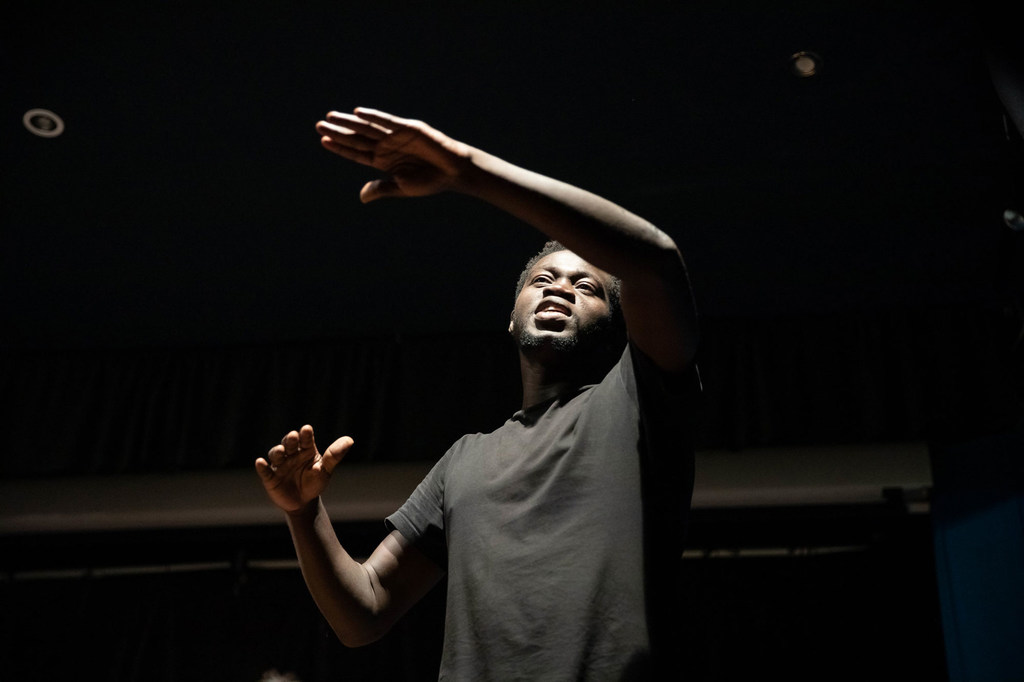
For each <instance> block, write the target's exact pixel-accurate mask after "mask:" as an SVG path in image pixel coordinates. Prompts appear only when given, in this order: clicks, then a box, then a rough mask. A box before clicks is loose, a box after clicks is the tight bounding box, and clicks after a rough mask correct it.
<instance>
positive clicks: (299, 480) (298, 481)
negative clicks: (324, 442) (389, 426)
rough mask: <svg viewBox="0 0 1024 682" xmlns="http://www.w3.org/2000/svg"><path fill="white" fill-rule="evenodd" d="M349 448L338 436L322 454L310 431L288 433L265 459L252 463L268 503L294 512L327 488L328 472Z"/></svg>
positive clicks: (346, 440) (306, 428)
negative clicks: (254, 464) (264, 489)
mask: <svg viewBox="0 0 1024 682" xmlns="http://www.w3.org/2000/svg"><path fill="white" fill-rule="evenodd" d="M350 447H352V439H351V438H349V437H348V436H342V437H341V438H339V439H338V440H336V441H334V442H333V443H331V445H330V447H328V448H327V449H326V450H324V452H323V454H320V452H319V451H318V450H317V449H316V442H315V440H314V439H313V427H312V426H309V425H308V424H307V425H306V426H303V427H302V428H301V429H299V431H297V432H296V431H291V432H289V433H288V435H286V436H285V437H284V438H282V439H281V444H280V445H275V446H274V447H273V448H271V449H270V452H268V453H267V456H266V457H265V458H264V457H260V458H259V459H257V460H256V472H257V473H258V474H259V475H260V480H262V481H263V487H264V488H266V490H267V494H268V495H269V496H270V499H271V501H272V502H273V503H274V504H276V505H277V506H278V507H280V508H281V509H283V510H284V511H286V512H295V511H298V510H300V509H302V508H303V507H305V506H306V505H307V504H309V502H310V501H312V500H314V499H316V498H317V496H319V495H320V493H322V492H323V491H324V489H325V488H326V487H327V482H328V481H329V480H330V478H331V472H332V471H334V467H336V466H337V465H338V462H340V461H341V460H342V458H344V456H345V453H346V452H347V451H348V449H349V448H350Z"/></svg>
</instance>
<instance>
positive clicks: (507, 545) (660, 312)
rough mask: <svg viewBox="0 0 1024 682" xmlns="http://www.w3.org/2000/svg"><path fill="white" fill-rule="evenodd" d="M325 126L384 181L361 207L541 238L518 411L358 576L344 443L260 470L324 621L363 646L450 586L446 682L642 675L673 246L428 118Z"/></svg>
mask: <svg viewBox="0 0 1024 682" xmlns="http://www.w3.org/2000/svg"><path fill="white" fill-rule="evenodd" d="M317 130H318V132H319V133H320V134H321V136H322V137H321V143H322V144H323V146H324V147H325V148H326V149H328V150H329V151H331V152H333V153H335V154H337V155H339V156H341V157H343V158H345V159H349V160H351V161H354V162H356V163H360V164H363V165H366V166H370V167H372V168H375V169H377V170H380V171H383V172H384V174H385V176H386V177H385V178H383V179H379V180H374V181H371V182H369V183H367V184H366V185H365V186H364V187H363V189H362V192H361V194H360V196H361V199H362V200H363V201H364V202H369V201H374V200H376V199H379V198H385V197H415V196H425V195H430V194H434V193H437V192H442V191H452V192H459V193H463V194H466V195H469V196H473V197H476V198H478V199H481V200H483V201H487V202H489V203H491V204H493V205H494V206H497V207H498V208H500V209H503V210H505V211H507V212H509V213H510V214H512V215H514V216H517V217H519V218H521V219H522V220H523V221H525V222H526V223H528V224H530V225H532V226H534V227H535V228H537V229H538V230H540V231H541V232H542V233H543V234H545V235H546V236H547V237H548V238H549V239H550V240H553V241H552V243H549V245H548V246H547V247H546V250H545V251H544V252H542V254H540V255H539V256H538V257H537V258H536V259H535V260H534V261H532V262H531V263H530V264H529V265H528V267H527V269H526V271H525V272H524V273H523V276H522V277H521V278H520V283H519V288H518V291H517V295H516V300H515V305H514V308H513V311H512V316H511V321H510V324H509V332H510V333H511V334H512V336H513V338H514V339H515V341H516V343H517V345H518V348H519V357H520V369H521V373H522V384H523V402H522V407H523V409H522V410H520V411H519V412H517V413H516V414H515V415H514V416H513V417H512V418H511V419H510V420H509V421H508V422H506V423H505V425H504V426H502V427H501V428H499V429H498V430H497V431H494V432H492V433H490V434H473V435H469V436H465V437H463V438H462V439H460V440H459V441H458V442H457V443H456V444H455V445H454V446H452V448H451V449H450V450H449V451H448V453H446V454H445V455H444V457H442V458H441V460H440V461H439V462H438V463H437V464H436V465H435V467H434V468H433V470H432V471H431V473H430V474H429V475H428V476H427V478H426V479H424V481H423V482H422V483H421V484H420V486H419V487H418V488H417V489H416V491H415V492H414V493H413V494H412V496H411V497H410V498H409V500H408V501H407V502H406V503H405V505H403V506H402V508H401V509H400V510H398V511H397V512H396V513H395V514H393V515H392V516H390V517H389V518H388V519H387V524H388V527H389V528H390V529H391V532H390V534H389V535H387V536H386V537H385V538H384V540H383V542H382V543H381V544H380V545H379V546H378V547H377V549H376V550H375V551H374V552H373V553H372V554H371V556H370V557H369V559H367V560H366V561H365V562H363V563H359V562H356V561H355V560H353V559H352V558H351V557H350V556H349V555H348V554H347V553H346V552H345V550H344V549H343V547H342V545H341V544H340V543H339V541H338V539H337V537H336V536H335V534H334V531H333V529H332V527H331V523H330V520H329V519H328V517H327V515H326V513H325V511H324V508H323V505H322V503H321V502H320V500H319V494H320V493H321V492H322V491H323V490H324V488H325V486H326V485H327V481H328V479H329V477H330V475H331V473H332V472H333V470H334V468H335V467H336V466H337V464H338V462H340V461H341V459H342V458H343V457H344V455H345V452H346V451H347V450H348V448H349V447H350V446H351V445H352V440H351V439H350V438H348V437H343V438H340V439H338V440H336V441H334V442H333V443H332V444H331V445H330V446H329V447H328V448H327V449H326V450H324V451H323V452H322V453H321V452H320V451H319V450H318V449H317V447H316V444H315V442H314V437H313V429H312V428H311V427H310V426H308V425H307V426H303V427H302V429H300V430H299V431H297V432H296V431H292V432H291V433H289V434H287V435H286V436H285V437H284V439H282V441H281V444H280V445H277V446H275V447H274V448H273V449H271V450H270V452H269V453H268V454H267V456H266V458H260V459H258V460H257V461H256V469H257V471H258V472H259V474H260V477H261V479H262V481H263V484H264V486H265V488H266V490H267V492H268V494H269V495H270V498H271V500H273V502H274V503H275V504H277V505H278V506H279V507H281V508H282V509H283V510H284V511H285V512H286V513H287V519H288V525H289V528H290V530H291V533H292V537H293V540H294V543H295V547H296V552H297V554H298V558H299V563H300V566H301V568H302V572H303V576H304V578H305V580H306V583H307V585H308V587H309V590H310V592H311V594H312V595H313V597H314V599H315V600H316V603H317V605H318V606H319V607H320V610H321V611H322V613H323V614H324V616H325V618H326V619H327V621H328V622H329V623H330V625H331V627H332V628H333V629H334V631H335V633H336V634H337V635H338V637H339V639H340V640H341V641H342V642H343V643H345V644H346V645H349V646H357V645H361V644H365V643H368V642H372V641H374V640H376V639H377V638H379V637H380V636H382V635H383V634H384V633H385V632H387V631H388V629H389V628H390V627H391V626H392V624H393V623H395V622H396V620H397V619H398V618H399V617H401V615H402V614H403V613H405V612H406V611H407V610H408V609H409V608H410V607H411V606H412V605H413V604H414V603H416V601H417V600H419V599H420V598H421V597H422V596H423V595H424V594H426V593H427V592H428V591H429V590H430V589H431V588H432V587H433V586H434V585H435V584H436V583H437V582H438V581H439V580H441V578H442V577H445V576H446V577H447V584H448V604H447V611H446V624H445V643H444V652H443V655H442V665H441V673H440V677H441V678H442V679H458V680H487V679H493V680H512V679H523V680H538V679H554V680H561V679H587V680H619V679H638V678H641V677H648V676H650V675H652V674H653V670H654V665H662V664H666V663H669V662H670V660H671V659H672V658H675V654H677V651H672V650H669V651H666V649H667V648H669V647H677V646H678V644H677V643H676V642H675V641H673V638H672V633H671V624H672V622H673V620H674V619H673V615H674V614H673V609H674V608H675V605H676V602H675V600H674V595H673V594H672V591H673V587H674V582H675V581H674V578H675V577H676V576H677V574H678V565H679V559H680V553H681V550H682V525H683V517H684V515H685V511H686V509H687V508H688V506H689V499H690V491H691V489H692V480H693V479H692V446H691V445H690V443H689V438H690V436H691V433H690V431H691V429H690V428H689V427H688V424H689V420H690V419H691V418H692V409H691V405H690V402H691V400H692V397H693V394H694V392H695V388H696V383H697V382H696V371H695V368H694V367H693V364H692V361H693V356H694V352H695V349H696V339H697V331H696V314H695V311H694V307H693V302H692V297H691V294H690V289H689V284H688V279H687V275H686V270H685V267H684V265H683V260H682V258H681V256H680V254H679V251H678V249H677V248H676V245H675V243H674V242H673V240H672V239H671V238H669V237H668V236H667V235H666V234H665V233H663V232H661V231H660V230H658V229H657V228H655V227H654V226H653V225H651V224H650V223H648V222H646V221H644V220H643V219H641V218H639V217H637V216H635V215H633V214H631V213H629V212H628V211H626V210H624V209H622V208H621V207H619V206H617V205H615V204H613V203H611V202H610V201H607V200H605V199H602V198H600V197H597V196H595V195H593V194H591V193H589V192H586V191H584V190H581V189H579V188H576V187H573V186H570V185H567V184H565V183H562V182H558V181H556V180H552V179H551V178H547V177H544V176H542V175H538V174H536V173H533V172H530V171H527V170H524V169H522V168H519V167H516V166H514V165H512V164H510V163H507V162H505V161H503V160H501V159H498V158H496V157H494V156H492V155H490V154H487V153H485V152H483V151H481V150H479V149H475V148H473V147H470V146H469V145H466V144H464V143H461V142H458V141H456V140H453V139H451V138H450V137H447V136H446V135H444V134H442V133H441V132H439V131H437V130H435V129H433V128H431V127H430V126H428V125H426V124H424V123H422V122H419V121H413V120H408V119H402V118H398V117H395V116H392V115H389V114H385V113H383V112H379V111H374V110H370V109H362V108H359V109H356V110H355V111H354V113H352V114H345V113H340V112H331V113H329V114H328V115H327V117H326V119H325V120H323V121H320V122H319V123H318V124H317ZM563 245H564V246H563ZM617 321H624V323H625V328H626V331H627V334H628V339H629V341H628V345H627V344H625V343H623V340H624V339H623V337H622V336H621V334H617V333H616V328H617V327H619V328H621V326H620V325H617V324H616V322H617ZM614 340H617V344H612V343H610V342H612V341H614ZM623 346H625V350H623ZM610 347H611V348H613V349H614V353H613V355H610V354H609V348H610ZM616 360H617V362H616ZM665 654H671V656H670V657H666V656H665ZM652 656H655V657H656V656H661V660H660V661H658V662H656V663H652V660H655V659H653V658H652Z"/></svg>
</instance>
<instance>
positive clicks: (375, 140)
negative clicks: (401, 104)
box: [316, 107, 472, 203]
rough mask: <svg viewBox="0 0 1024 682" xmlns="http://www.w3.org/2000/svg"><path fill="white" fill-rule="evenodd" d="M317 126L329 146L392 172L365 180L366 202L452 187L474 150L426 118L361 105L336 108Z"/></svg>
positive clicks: (327, 147) (354, 159) (367, 163)
mask: <svg viewBox="0 0 1024 682" xmlns="http://www.w3.org/2000/svg"><path fill="white" fill-rule="evenodd" d="M316 129H317V132H319V133H320V135H321V136H322V137H321V138H320V143H321V144H322V145H323V146H324V147H325V148H326V149H328V150H329V151H332V152H334V153H335V154H337V155H338V156H341V157H343V158H346V159H349V160H350V161H355V162H356V163H361V164H363V165H364V166H370V167H372V168H376V169H377V170H380V171H383V172H384V173H386V174H387V175H388V177H387V178H385V179H381V180H372V181H370V182H368V183H366V184H365V185H364V186H363V189H362V191H361V192H360V193H359V198H360V199H361V200H362V201H363V202H364V203H365V202H370V201H373V200H375V199H380V198H383V197H414V196H426V195H429V194H436V193H438V192H442V191H444V190H448V189H454V188H456V187H457V185H458V181H459V177H460V173H461V171H462V170H463V169H464V168H465V167H466V165H467V164H466V162H467V160H468V159H469V155H470V152H471V151H472V148H471V147H469V146H468V145H466V144H463V143H461V142H457V141H456V140H453V139H452V138H450V137H448V136H447V135H445V134H443V133H441V132H440V131H438V130H435V129H434V128H431V127H430V126H428V125H427V124H426V123H423V122H422V121H414V120H411V119H405V118H399V117H397V116H392V115H391V114H386V113H384V112H382V111H376V110H374V109H364V108H361V107H360V108H357V109H356V110H355V111H354V113H352V114H345V113H341V112H338V111H332V112H330V113H328V114H327V117H326V120H324V121H320V122H319V123H317V124H316Z"/></svg>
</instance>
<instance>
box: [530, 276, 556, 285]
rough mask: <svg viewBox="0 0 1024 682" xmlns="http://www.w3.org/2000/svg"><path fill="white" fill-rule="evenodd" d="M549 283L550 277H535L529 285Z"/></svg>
mask: <svg viewBox="0 0 1024 682" xmlns="http://www.w3.org/2000/svg"><path fill="white" fill-rule="evenodd" d="M551 281H552V280H551V277H550V276H548V275H537V276H536V277H534V278H533V280H532V281H531V284H548V283H550V282H551Z"/></svg>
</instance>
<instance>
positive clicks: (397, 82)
mask: <svg viewBox="0 0 1024 682" xmlns="http://www.w3.org/2000/svg"><path fill="white" fill-rule="evenodd" d="M755 8H756V9H755ZM21 9H22V10H23V11H21V12H20V13H15V16H14V17H13V18H7V19H5V21H4V22H3V27H2V29H0V31H2V32H3V36H2V40H0V55H2V60H3V65H4V69H3V83H4V94H3V97H2V98H0V107H2V112H3V116H2V117H0V121H2V125H3V132H2V134H0V157H2V159H3V179H2V195H0V200H2V204H0V206H2V208H0V210H2V224H3V236H4V238H3V248H2V251H0V266H2V274H0V278H2V279H0V283H2V286H3V295H2V298H0V300H2V306H3V309H2V314H3V319H4V320H5V324H4V325H3V332H2V335H0V341H2V343H3V345H5V346H7V347H35V346H54V345H57V346H72V347H76V346H111V345H113V346H139V345H153V344H171V345H182V344H185V345H191V344H222V343H237V342H250V341H256V342H264V341H277V340H283V339H304V338H315V337H318V336H326V335H335V334H344V335H352V334H355V335H359V334H377V333H388V334H390V333H403V334H404V333H444V334H447V333H460V332H476V331H482V330H489V329H500V328H502V327H503V326H504V324H505V321H506V319H507V310H508V308H509V305H510V302H511V296H512V291H511V287H512V283H513V282H514V279H515V276H516V275H517V273H518V270H519V267H520V264H521V263H522V261H523V260H524V259H525V258H526V257H527V256H528V255H529V254H530V253H532V252H533V251H534V250H535V249H536V248H537V247H538V246H539V245H540V244H541V242H542V238H541V237H540V236H539V235H538V234H537V233H535V232H533V231H532V230H531V229H529V228H526V227H523V226H520V225H519V224H517V223H516V222H514V221H512V220H511V219H509V218H507V217H505V216H503V215H501V214H499V213H498V212H497V211H495V210H493V209H492V208H490V207H487V206H484V205H479V204H477V203H475V202H473V201H471V200H469V199H465V198H462V197H454V196H442V197H435V198H430V199H425V200H418V201H392V202H380V203H376V204H372V205H368V206H364V205H361V204H360V203H359V201H358V198H357V193H358V189H359V187H360V186H361V184H362V183H363V182H364V181H365V180H366V179H369V178H370V177H372V173H370V172H368V171H367V170H366V169H363V168H360V167H355V166H351V165H348V164H347V163H346V162H344V161H341V160H340V159H338V158H336V157H334V156H332V155H330V154H328V153H326V152H324V151H323V150H322V149H321V148H320V147H319V144H318V142H317V136H316V134H315V133H314V130H313V125H314V123H315V122H316V121H317V120H318V118H319V117H321V116H322V115H323V113H324V112H326V111H328V110H329V109H350V108H352V107H355V106H372V107H376V108H380V109H384V110H389V111H392V112H394V113H397V114H400V115H405V116H410V117H415V118H421V119H423V120H426V121H428V122H429V123H431V124H433V125H435V126H436V127H438V128H440V129H442V130H443V131H445V132H448V133H449V134H451V135H452V136H454V137H457V138H459V139H462V140H465V141H467V142H469V143H471V144H474V145H476V146H480V147H483V148H485V149H487V150H488V151H491V152H493V153H496V154H498V155H500V156H503V157H505V158H507V159H509V160H511V161H513V162H516V163H519V164H521V165H524V166H527V167H530V168H532V169H534V170H538V171H540V172H544V173H547V174H550V175H554V176H557V177H559V178H561V179H564V180H567V181H569V182H573V183H575V184H578V185H581V186H584V187H586V188H588V189H592V190H594V191H596V192H598V193H601V194H604V195H606V196H609V197H610V198H612V199H614V200H616V201H618V202H620V203H622V204H623V205H625V206H626V207H627V208H630V209H632V210H634V211H635V212H637V213H640V214H642V215H644V216H645V217H648V218H650V219H651V220H653V221H654V222H656V223H657V224H659V225H660V226H661V227H662V228H663V229H665V230H666V231H667V232H669V233H670V234H672V235H673V236H674V237H675V238H676V240H677V241H678V242H679V244H680V246H681V247H682V248H683V250H684V253H685V255H686V257H687V260H688V262H689V265H690V269H691V274H692V277H693V280H694V286H695V289H696V293H697V296H698V302H699V304H700V307H701V309H702V311H703V313H704V314H705V315H708V316H723V317H727V316H749V315H787V314H808V313H812V314H813V313H819V312H827V313H834V312H837V311H838V312H840V313H841V312H843V311H849V310H863V309H872V308H879V307H899V306H921V305H932V304H947V303H950V302H962V301H976V300H980V301H984V300H988V299H990V298H993V297H995V296H998V295H999V286H1000V281H1001V280H1000V277H1001V272H1002V269H1003V268H1006V267H1009V265H1008V264H1007V262H1006V261H1005V259H1004V254H1005V244H1006V242H1005V240H1006V239H1007V235H1008V234H1010V232H1009V230H1008V229H1007V228H1006V226H1005V225H1004V223H1003V219H1002V214H1003V210H1004V209H1006V208H1007V207H1008V205H1009V203H1011V202H1012V201H1013V200H1014V191H1015V189H1014V183H1015V182H1018V181H1019V178H1016V177H1014V175H1013V173H1012V172H1011V168H1012V164H1013V163H1014V160H1013V153H1014V149H1013V147H1012V145H1011V144H1010V143H1008V142H1007V136H1006V134H1005V130H1004V120H1003V115H1002V109H1001V106H1000V102H999V100H998V98H997V97H996V94H995V91H994V90H993V87H992V83H991V80H990V77H989V72H988V69H987V66H986V63H985V60H984V47H985V36H984V34H983V33H982V32H980V31H979V30H978V27H977V23H976V22H975V18H976V17H975V15H974V13H972V11H971V10H970V9H969V7H968V6H967V4H966V3H962V4H961V3H953V4H949V5H947V6H943V5H942V4H941V3H933V2H923V1H922V2H912V3H904V4H901V5H900V7H890V6H889V4H888V3H870V2H839V3H835V2H824V3H818V4H815V3H808V2H782V3H743V4H734V5H732V6H731V8H727V7H726V6H725V3H715V2H695V3H661V4H657V5H655V4H648V5H645V6H644V7H643V8H632V9H609V8H608V7H606V6H603V5H595V4H591V5H589V6H586V5H582V4H560V5H557V6H556V8H554V9H553V8H551V7H547V6H543V5H541V4H539V3H505V4H504V6H499V5H496V4H486V3H484V4H479V3H478V4H473V5H469V4H467V5H465V6H464V7H462V8H458V9H456V8H454V7H452V6H449V8H448V9H438V8H436V7H433V6H432V5H428V4H427V3H410V4H408V5H407V6H403V5H401V4H396V3H358V4H357V3H333V2H332V3H263V2H249V3H180V2H170V3H133V4H131V5H128V4H124V5H116V4H115V5H109V4H107V5H102V3H101V6H100V7H96V6H94V4H93V3H79V4H77V5H73V6H71V8H70V9H66V10H61V11H57V9H56V7H55V6H54V5H52V4H46V3H43V4H40V5H33V6H25V7H22V8H21ZM800 50H810V51H813V52H815V53H817V54H818V55H820V57H821V58H822V60H823V68H821V70H820V72H819V73H818V74H817V75H816V76H814V77H812V78H798V77H796V76H795V75H794V74H793V72H792V71H791V70H790V63H789V57H790V55H792V54H793V53H795V52H797V51H800ZM33 108H44V109H48V110H51V111H53V112H55V113H57V114H59V115H60V116H61V117H62V118H63V120H64V122H65V124H66V131H65V132H64V134H63V135H61V136H60V137H56V138H52V139H48V138H43V137H38V136H35V135H32V134H30V133H29V132H28V131H27V130H26V129H25V128H24V127H23V125H22V116H23V114H24V113H25V112H26V111H28V110H30V109H33ZM1017 161H1018V162H1019V159H1017ZM1018 172H1019V168H1018ZM1018 198H1020V197H1019V195H1018Z"/></svg>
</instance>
